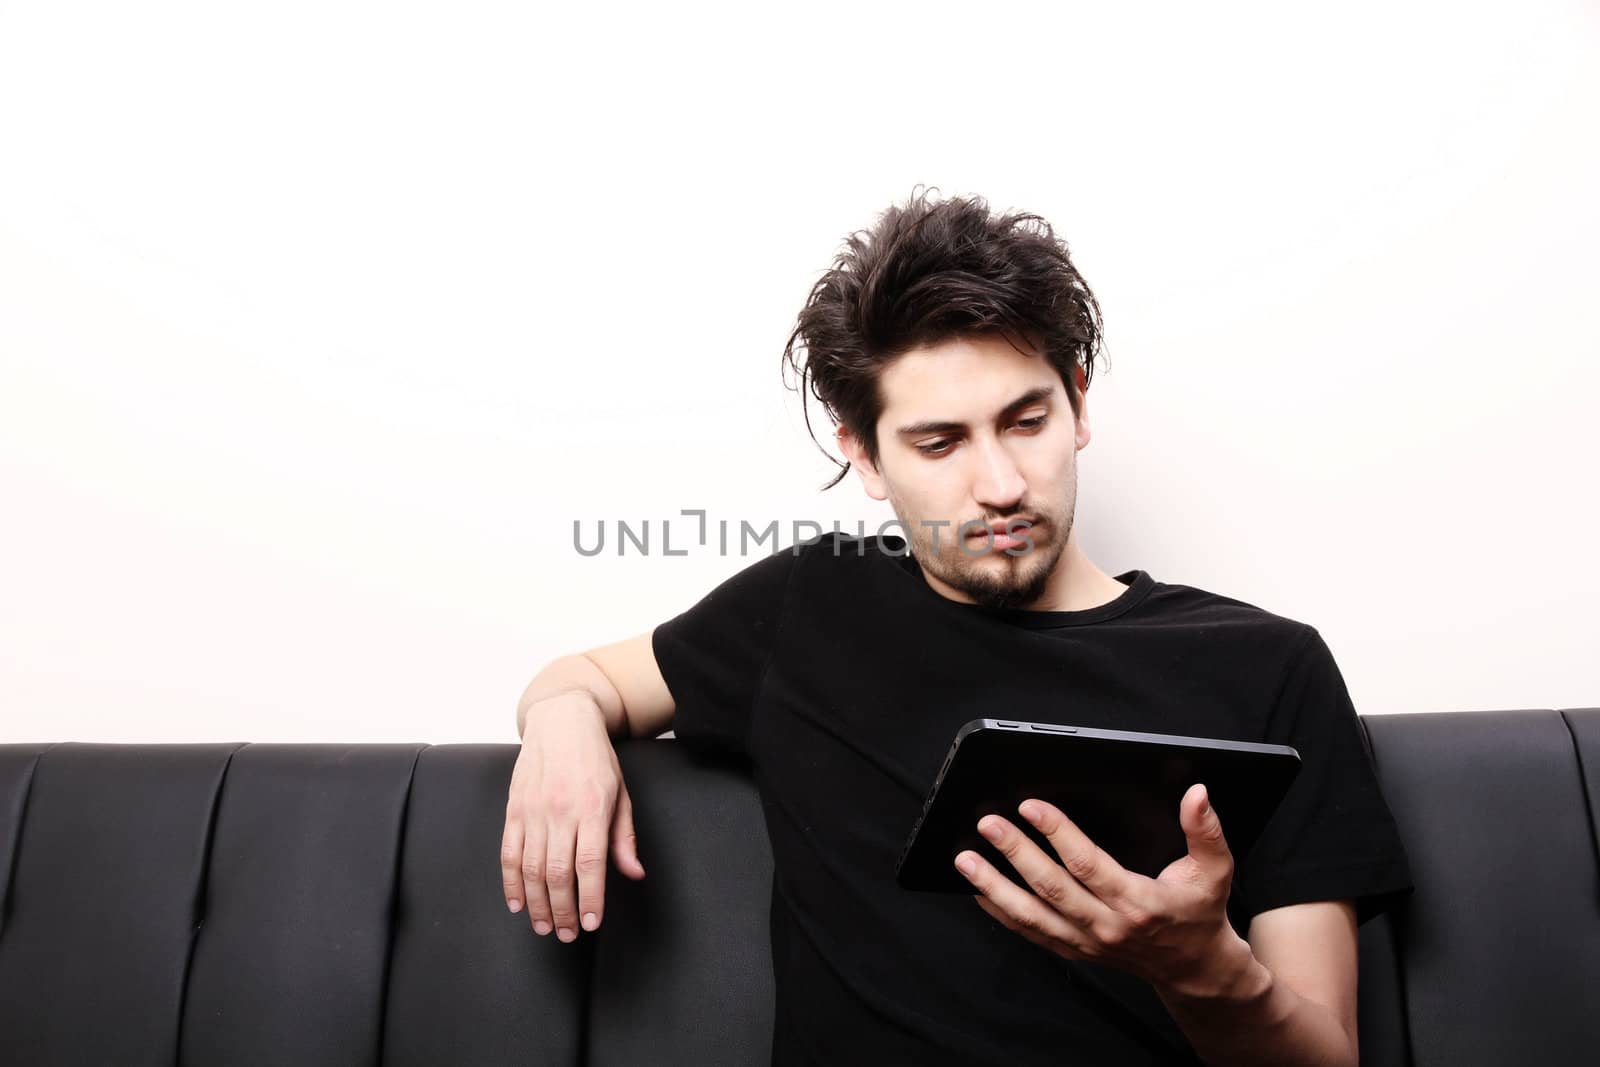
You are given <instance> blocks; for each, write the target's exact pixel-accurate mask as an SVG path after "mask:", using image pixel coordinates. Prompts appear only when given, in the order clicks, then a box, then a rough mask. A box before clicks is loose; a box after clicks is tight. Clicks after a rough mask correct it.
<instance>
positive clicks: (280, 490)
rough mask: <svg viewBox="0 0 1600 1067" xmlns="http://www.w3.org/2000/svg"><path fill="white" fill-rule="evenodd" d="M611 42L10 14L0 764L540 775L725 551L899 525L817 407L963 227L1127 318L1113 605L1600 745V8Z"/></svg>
mask: <svg viewBox="0 0 1600 1067" xmlns="http://www.w3.org/2000/svg"><path fill="white" fill-rule="evenodd" d="M578 6H580V5H563V8H564V9H554V8H552V9H551V10H542V9H538V8H536V7H533V6H530V5H527V4H486V3H470V2H469V3H462V2H456V3H451V4H443V3H436V4H431V5H417V4H396V3H393V2H390V3H384V4H378V3H354V2H350V0H340V2H330V0H317V2H316V3H292V2H288V3H286V2H281V0H280V2H277V3H273V4H254V5H240V4H217V3H199V2H196V3H190V4H182V3H172V2H167V0H148V2H145V3H140V4H120V3H104V4H85V3H73V2H69V0H52V2H49V3H45V2H20V0H19V2H11V3H4V4H0V505H3V508H4V513H3V516H0V518H3V522H0V741H4V740H96V741H205V740H223V739H226V740H257V741H391V740H392V741H411V740H421V741H433V742H446V741H466V740H480V741H481V740H488V741H502V742H511V741H514V740H515V731H514V725H513V723H514V718H513V717H514V708H515V702H516V698H517V696H518V695H519V693H520V692H521V690H522V687H523V685H524V684H525V683H526V682H527V681H528V679H529V678H530V677H531V676H532V675H533V673H534V672H535V671H536V670H537V669H538V668H539V667H541V666H542V665H543V664H544V663H546V662H547V661H549V660H550V659H552V658H554V657H555V656H558V655H560V654H562V653H566V652H575V651H580V650H583V649H585V648H589V647H593V646H594V645H597V644H603V643H609V642H611V641H614V640H619V639H621V638H623V637H626V636H630V635H632V634H635V633H639V632H643V631H645V630H648V629H649V628H650V627H652V626H654V625H655V624H657V623H658V622H660V621H662V620H664V619H666V618H668V617H670V616H671V615H673V614H676V613H677V612H679V611H681V610H683V609H684V608H686V607H688V606H689V605H690V604H691V603H693V602H694V601H695V600H696V599H698V598H699V597H700V596H701V595H703V594H704V593H705V592H706V591H707V590H709V589H710V588H711V587H712V585H714V584H715V583H716V582H717V581H719V580H721V579H722V578H723V577H726V576H727V575H729V574H731V573H733V572H734V571H735V570H737V569H739V568H741V567H743V566H746V565H748V564H749V563H751V562H754V560H755V558H757V557H756V556H755V555H751V556H745V557H739V556H733V555H729V556H722V555H719V554H717V553H716V552H715V551H714V548H708V549H701V548H698V547H693V548H692V549H691V551H690V553H689V554H688V555H687V556H683V557H671V558H668V557H665V556H663V555H661V554H660V552H659V547H660V546H659V538H660V524H661V522H662V521H663V520H664V519H667V518H669V517H673V516H677V515H678V512H679V509H681V508H705V509H706V510H707V511H708V513H709V518H710V519H711V521H712V522H713V523H715V522H716V521H718V520H720V519H726V520H728V521H729V522H730V523H731V524H732V525H733V527H734V528H735V529H736V528H737V523H738V522H739V521H740V520H741V519H745V520H749V521H751V522H752V523H753V524H756V525H764V524H765V523H766V522H768V521H771V520H772V519H779V520H781V521H784V522H788V521H790V520H792V519H795V518H807V519H811V520H814V521H819V522H821V523H823V524H825V525H829V524H831V523H832V522H834V521H835V520H837V521H838V522H840V523H841V524H842V525H843V526H844V528H845V529H847V530H854V529H855V523H856V522H857V520H860V519H866V520H868V521H869V524H870V526H869V528H870V527H872V526H876V524H877V523H879V522H881V521H883V520H886V519H888V518H890V517H892V513H891V512H890V511H889V510H888V508H887V505H886V504H879V503H876V502H874V501H871V500H869V499H868V498H867V497H866V496H865V495H864V494H863V493H862V491H861V489H860V486H859V482H857V481H856V479H855V477H854V475H852V476H851V477H850V479H849V480H848V481H846V482H844V483H841V484H840V485H839V486H838V487H836V488H834V489H832V490H830V491H828V492H827V493H819V492H818V487H819V486H820V485H821V484H822V483H823V482H825V481H826V480H827V479H828V478H829V477H831V475H832V472H833V468H832V467H831V466H830V465H828V464H827V462H826V461H825V459H824V457H823V455H822V454H821V453H820V452H819V451H817V449H816V447H815V446H814V445H813V444H812V443H811V441H810V439H809V438H808V437H807V436H806V432H805V426H804V423H803V421H802V419H801V416H800V412H799V407H798V401H797V399H796V398H795V396H794V394H793V393H792V392H789V391H787V390H785V388H784V387H783V379H782V377H781V375H780V369H779V353H780V351H781V349H782V345H783V342H784V340H785V338H786V337H787V335H788V331H789V329H790V327H791V325H792V324H793V320H794V315H795V313H796V312H797V311H798V310H799V308H800V306H801V304H802V302H803V300H804V298H805V295H806V293H807V291H808V290H809V288H810V286H811V283H812V282H813V281H814V280H815V279H816V278H817V276H818V275H819V274H820V272H821V271H822V270H824V269H825V268H826V267H827V266H828V264H829V262H830V260H831V258H832V256H833V255H834V253H835V252H836V251H837V249H838V246H839V243H840V241H841V240H842V239H843V237H844V235H845V234H846V233H847V232H849V231H850V230H853V229H857V228H862V227H866V226H868V225H870V224H871V222H872V220H873V218H874V217H875V215H876V214H877V212H879V211H880V210H882V209H883V208H884V207H886V206H887V205H888V204H889V203H891V202H894V201H896V200H901V199H903V198H904V197H905V196H906V195H907V194H908V193H910V192H911V190H912V188H913V186H914V185H916V184H917V183H924V184H929V185H933V186H936V187H937V188H938V189H939V190H940V191H942V192H944V193H946V194H963V193H975V194H978V195H981V196H984V197H986V198H987V199H988V200H989V202H990V203H991V205H992V206H994V207H996V208H997V209H1008V208H1021V209H1026V210H1031V211H1036V212H1038V213H1040V214H1042V215H1043V216H1045V217H1046V218H1047V219H1049V220H1050V221H1051V222H1052V223H1053V224H1054V225H1055V227H1056V228H1057V230H1058V232H1060V233H1061V234H1062V235H1063V236H1064V237H1065V238H1066V239H1067V241H1068V243H1069V245H1070V247H1071V249H1072V253H1073V256H1074V259H1075V261H1076V262H1077V264H1078V266H1079V268H1080V269H1081V270H1082V271H1083V273H1084V275H1085V277H1086V278H1087V279H1088V281H1089V283H1090V285H1091V286H1092V287H1093V288H1094V290H1095V292H1096V294H1097V296H1098V297H1099V298H1100V300H1101V303H1102V305H1103V307H1104V310H1105V317H1106V326H1107V349H1106V352H1107V357H1108V362H1107V363H1106V364H1104V365H1103V366H1102V367H1100V368H1099V370H1098V371H1097V375H1096V378H1095V380H1094V383H1093V385H1092V386H1091V390H1090V396H1089V402H1090V413H1091V424H1092V426H1093V429H1094V440H1093V442H1092V443H1091V445H1090V447H1089V449H1088V450H1086V451H1085V452H1083V453H1082V454H1081V455H1080V457H1079V458H1080V463H1081V464H1082V474H1081V481H1080V492H1081V496H1080V504H1079V510H1078V522H1079V529H1080V536H1081V538H1082V542H1083V544H1084V547H1085V549H1086V551H1087V552H1088V553H1089V555H1090V556H1091V558H1093V559H1094V560H1095V561H1096V562H1097V563H1099V564H1100V566H1102V567H1103V568H1105V569H1106V570H1108V571H1109V572H1110V573H1113V574H1115V573H1120V572H1122V571H1124V570H1127V569H1131V568H1134V567H1139V568H1143V569H1146V570H1148V571H1150V572H1151V573H1152V574H1153V575H1154V576H1155V577H1156V578H1158V579H1160V580H1163V581H1170V582H1183V583H1187V584H1192V585H1198V586H1201V587H1205V588H1209V589H1212V590H1214V591H1217V592H1221V593H1224V594H1227V595H1230V596H1234V597H1237V598H1240V599H1243V600H1247V601H1249V602H1252V603H1255V604H1258V605H1260V606H1262V607H1264V608H1267V609H1269V610H1272V611H1275V612H1278V613H1280V614H1285V615H1288V616H1290V617H1293V618H1297V619H1301V620H1303V621H1306V622H1310V623H1311V624H1313V625H1315V626H1317V627H1318V629H1319V630H1321V631H1322V633H1323V635H1324V636H1325V638H1326V639H1327V640H1328V643H1329V645H1330V646H1331V647H1332V649H1333V650H1334V652H1335V655H1336V656H1337V657H1338V659H1339V662H1340V664H1341V666H1342V668H1343V670H1344V674H1345V678H1346V681H1347V682H1348V684H1349V687H1350V690H1351V693H1352V695H1353V697H1354V699H1355V702H1356V705H1357V707H1358V708H1359V709H1360V710H1361V711H1363V712H1366V713H1387V712H1407V711H1443V710H1462V709H1469V710H1470V709H1492V708H1515V707H1572V706H1580V705H1593V704H1596V703H1600V671H1597V670H1596V668H1595V664H1594V658H1595V645H1596V626H1595V624H1594V621H1593V620H1594V613H1595V609H1596V605H1597V604H1600V573H1597V567H1596V565H1595V563H1594V556H1593V546H1594V544H1595V542H1596V532H1597V531H1596V526H1597V521H1596V520H1597V506H1596V503H1595V493H1594V489H1593V487H1592V483H1593V480H1594V471H1593V468H1594V466H1595V460H1596V458H1597V452H1600V449H1597V446H1596V436H1595V430H1594V427H1593V422H1592V419H1593V416H1594V412H1595V405H1596V397H1597V395H1600V371H1597V370H1596V366H1597V364H1596V356H1597V354H1600V351H1597V350H1600V344H1597V342H1600V316H1597V315H1596V295H1595V294H1596V292H1597V291H1600V256H1597V249H1600V209H1597V207H1596V197H1595V190H1596V189H1597V188H1600V139H1597V138H1596V136H1595V130H1596V129H1600V62H1597V58H1600V48H1597V45H1600V16H1597V14H1596V11H1597V9H1596V7H1595V5H1593V4H1584V3H1554V2H1526V0H1525V2H1520V3H1516V4H1512V3H1509V2H1504V3H1498V4H1489V5H1479V4H1462V3H1449V4H1445V3H1439V4H1419V3H1392V2H1390V3H1373V4H1351V3H1345V4H1340V5H1335V6H1328V5H1322V6H1321V7H1318V8H1315V9H1311V8H1307V7H1305V6H1303V5H1286V4H1261V5H1250V6H1242V5H1237V4H1234V5H1220V6H1218V5H1197V4H1182V5H1176V4H1175V5H1171V6H1163V7H1154V8H1153V7H1151V6H1149V5H1143V4H1141V5H1116V4H1105V3H1094V4H1049V5H1038V6H1033V5H1021V6H1018V5H1003V4H1002V5H989V6H987V7H986V8H984V9H983V10H982V12H981V13H979V11H978V9H976V8H974V7H972V6H971V5H967V4H963V5H939V4H932V3H926V2H922V3H916V4H904V5H886V4H885V5H859V4H829V3H815V2H808V3H806V4H803V5H801V4H795V5H789V6H788V7H787V8H786V9H785V11H784V13H782V14H771V13H766V12H764V11H762V10H761V9H759V8H757V7H756V6H754V5H739V6H734V5H729V6H727V7H721V8H713V7H709V6H705V5H695V4H687V5H686V4H671V5H648V6H647V5H640V6H638V7H636V8H628V7H618V6H602V5H582V7H583V11H582V12H581V13H579V12H576V11H574V10H571V9H572V8H576V7H578ZM813 422H814V423H815V424H816V428H817V435H818V437H819V438H820V439H821V440H822V441H823V442H824V443H829V430H830V429H831V427H830V425H829V424H828V423H827V420H826V417H825V416H824V415H823V413H822V412H821V410H820V408H813ZM830 447H831V445H830ZM575 519H578V520H581V521H582V522H583V523H584V526H585V529H586V530H588V531H594V530H595V529H597V528H598V523H599V521H600V520H601V519H605V520H607V522H608V523H609V524H615V522H616V521H617V520H618V519H624V520H627V521H629V522H630V523H633V524H634V525H635V526H637V525H639V524H642V522H643V521H645V520H649V521H650V522H651V525H652V527H654V530H653V541H652V549H653V550H654V551H653V553H652V554H651V555H649V556H640V555H638V554H637V553H630V554H629V555H628V556H626V557H623V558H618V557H617V556H616V555H615V548H614V546H615V540H614V537H613V540H611V541H609V542H608V551H607V553H606V554H605V555H603V556H600V557H595V558H585V557H582V556H580V555H579V554H578V553H577V552H576V551H575V550H574V548H573V530H572V527H573V521H574V520H575ZM679 522H680V524H682V525H681V526H679V525H675V527H674V532H673V541H674V544H675V545H685V544H687V543H688V540H689V539H688V538H687V537H686V536H684V535H686V534H687V533H688V532H689V530H690V529H691V527H690V526H689V525H687V524H686V520H681V519H680V520H679ZM611 533H612V534H613V535H614V533H615V530H614V525H613V529H612V531H611ZM788 540H789V539H788V538H786V539H785V543H788ZM761 551H765V549H758V550H756V552H758V553H759V552H761Z"/></svg>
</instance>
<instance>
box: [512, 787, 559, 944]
mask: <svg viewBox="0 0 1600 1067" xmlns="http://www.w3.org/2000/svg"><path fill="white" fill-rule="evenodd" d="M545 842H546V835H545V827H544V818H543V816H541V815H539V814H537V813H535V814H534V815H533V816H531V817H530V816H528V815H524V816H523V818H522V866H521V868H520V871H519V873H520V874H521V877H522V891H523V893H524V894H525V896H524V898H523V899H524V902H525V905H524V906H525V907H527V909H528V922H530V923H532V924H533V932H534V933H536V934H538V935H539V936H540V937H543V936H544V935H545V934H548V933H549V932H550V931H551V930H553V929H554V928H555V924H554V922H553V921H552V920H551V918H550V895H549V893H548V892H547V891H546V889H545V885H544V878H545V873H544V857H545Z"/></svg>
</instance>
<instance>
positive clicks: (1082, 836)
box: [1017, 798, 1140, 905]
mask: <svg viewBox="0 0 1600 1067" xmlns="http://www.w3.org/2000/svg"><path fill="white" fill-rule="evenodd" d="M1017 811H1018V813H1019V814H1021V815H1022V817H1023V818H1024V819H1026V820H1027V821H1028V823H1029V824H1030V825H1032V826H1033V827H1034V828H1035V829H1037V830H1038V831H1039V832H1040V833H1042V834H1044V836H1045V837H1046V838H1047V839H1048V840H1049V841H1050V847H1051V848H1053V849H1055V852H1056V855H1057V856H1059V857H1060V858H1061V866H1063V867H1065V868H1066V870H1067V873H1068V874H1070V875H1072V877H1073V878H1075V879H1077V881H1078V882H1079V883H1080V884H1082V885H1083V886H1085V887H1087V888H1088V890H1089V892H1091V893H1093V894H1094V895H1095V897H1096V898H1097V899H1099V900H1102V901H1104V902H1105V903H1107V904H1110V905H1116V904H1118V903H1122V902H1124V901H1126V900H1128V899H1131V898H1133V897H1135V896H1137V895H1138V894H1139V891H1140V886H1139V882H1138V878H1139V876H1137V875H1134V874H1133V873H1132V872H1130V871H1129V870H1128V869H1127V868H1125V867H1123V866H1122V864H1120V863H1118V862H1117V861H1116V860H1114V859H1112V858H1111V855H1110V853H1108V852H1106V851H1105V850H1104V849H1102V848H1101V847H1100V846H1099V845H1097V844H1095V843H1094V842H1093V841H1091V840H1090V839H1089V835H1088V834H1086V833H1084V832H1083V831H1082V830H1080V829H1078V824H1077V823H1075V822H1073V821H1072V820H1071V819H1069V818H1067V817H1066V815H1065V814H1064V813H1063V812H1062V811H1061V809H1060V808H1058V807H1056V806H1055V805H1054V804H1051V803H1050V802H1048V801H1044V800H1038V799H1032V798H1030V799H1028V800H1024V801H1023V802H1022V803H1021V804H1019V805H1017Z"/></svg>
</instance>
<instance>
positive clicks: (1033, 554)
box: [784, 194, 1100, 607]
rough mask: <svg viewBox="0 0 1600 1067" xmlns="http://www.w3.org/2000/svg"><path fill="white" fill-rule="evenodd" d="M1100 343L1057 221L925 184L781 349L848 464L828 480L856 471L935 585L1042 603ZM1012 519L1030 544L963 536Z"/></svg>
mask: <svg viewBox="0 0 1600 1067" xmlns="http://www.w3.org/2000/svg"><path fill="white" fill-rule="evenodd" d="M1099 342H1100V312H1099V307H1098V305H1097V304H1096V302H1095V299H1094V296H1093V294H1092V293H1091V292H1090V291H1089V289H1088V287H1087V286H1086V285H1085V284H1084V282H1083V280H1082V278H1081V277H1080V276H1079V275H1078V272H1077V270H1076V269H1075V268H1074V267H1073V266H1072V263H1071V261H1070V260H1069V259H1068V256H1067V249H1066V246H1065V245H1064V244H1063V243H1062V242H1061V241H1060V240H1059V239H1057V238H1055V236H1054V235H1053V233H1052V231H1051V228H1050V225H1049V224H1048V223H1047V222H1045V221H1044V220H1043V219H1041V218H1039V217H1038V216H1037V215H1031V214H1012V215H1006V216H1003V217H999V218H995V217H993V216H991V214H990V213H989V210H988V207H987V205H986V204H985V203H984V201H983V200H982V199H981V198H976V197H974V198H965V199H953V200H947V201H943V202H931V201H930V200H929V199H928V198H927V196H926V194H924V195H921V196H917V195H914V196H913V197H912V198H911V199H910V200H908V201H907V203H906V204H905V205H904V206H900V207H893V208H890V209H889V210H888V211H886V212H884V213H883V215H881V216H880V217H879V219H878V222H877V224H876V225H875V226H874V227H873V229H872V230H870V231H866V232H863V233H856V234H852V235H851V236H850V237H849V238H848V244H847V248H846V250H845V251H844V252H842V253H841V254H840V256H839V257H838V259H837V260H836V261H835V263H834V266H833V268H832V269H831V270H829V271H828V273H827V274H826V275H824V276H823V278H822V279H821V280H820V281H819V282H818V283H817V284H816V286H815V287H814V288H813V289H812V292H811V296H810V299H809V300H808V301H807V303H806V306H805V308H804V309H803V310H802V311H801V313H800V317H799V322H798V324H797V325H796V327H795V330H794V333H793V334H792V335H791V337H790V339H789V345H788V347H787V348H786V349H785V351H784V358H785V361H786V362H787V363H788V364H789V365H791V366H795V367H796V368H797V369H798V370H799V374H800V388H801V391H802V400H804V390H805V388H806V385H805V383H806V381H807V380H808V379H809V381H810V388H811V391H812V393H813V394H814V395H815V396H816V397H817V399H819V400H820V401H822V403H823V406H824V407H825V408H826V410H827V411H828V413H829V415H830V416H832V417H833V419H834V421H835V422H836V423H837V424H838V431H837V432H838V441H839V446H840V448H841V450H842V451H844V453H845V454H846V456H847V457H849V459H850V463H849V464H848V465H846V466H844V467H843V468H842V469H841V470H840V471H839V474H838V477H836V478H834V480H833V481H832V482H830V483H828V485H827V486H825V487H824V488H831V487H832V486H833V485H835V484H837V483H838V482H839V480H840V479H842V478H843V477H844V475H845V473H846V472H847V471H848V470H849V469H850V467H852V466H853V467H855V468H856V470H857V473H858V474H859V475H860V477H861V480H862V484H863V485H864V486H865V488H866V490H867V493H868V495H870V496H872V497H873V498H874V499H876V500H885V499H887V500H888V501H889V502H890V504H891V506H893V508H894V511H895V514H896V516H897V517H898V518H899V519H900V521H901V522H903V523H904V524H905V526H906V528H907V530H908V532H909V535H910V539H911V548H912V553H913V555H914V556H915V557H916V559H917V561H918V562H919V563H920V564H921V566H922V568H923V570H924V571H925V572H926V573H927V574H928V575H929V576H930V577H931V578H933V579H936V580H937V581H938V582H941V583H943V584H944V585H945V586H948V587H949V588H951V589H952V590H954V591H957V592H958V593H960V594H965V595H966V597H970V598H971V599H972V600H973V601H975V602H978V603H984V604H990V605H993V606H999V607H1008V606H1022V605H1025V604H1028V603H1031V602H1033V601H1034V600H1036V599H1037V598H1038V597H1039V595H1040V593H1041V592H1042V591H1043V590H1044V589H1045V587H1046V583H1047V582H1048V580H1049V578H1050V576H1051V572H1052V570H1053V569H1054V568H1055V565H1056V563H1057V561H1058V560H1059V559H1060V557H1061V554H1062V552H1063V551H1064V550H1065V549H1066V548H1067V545H1068V537H1069V536H1070V534H1071V531H1072V519H1073V513H1074V506H1075V502H1076V493H1077V459H1076V457H1077V452H1078V450H1079V449H1081V448H1083V447H1084V446H1086V445H1087V444H1088V443H1089V423H1088V410H1087V406H1086V399H1085V394H1086V392H1087V389H1088V385H1089V379H1090V376H1091V375H1092V373H1093V362H1094V358H1095V356H1096V355H1097V354H1098V349H1099ZM797 343H799V344H801V345H803V347H804V351H805V358H804V362H803V365H802V364H801V363H800V362H799V361H798V360H797V359H796V356H795V351H796V348H797ZM809 422H810V420H809V415H808V416H807V425H808V426H809ZM1013 520H1017V522H1016V523H1015V524H1016V525H1020V522H1021V521H1027V522H1030V523H1031V524H1032V525H1031V526H1030V527H1028V528H1027V529H1025V530H1022V531H1021V534H1022V536H1023V537H1026V538H1027V539H1028V541H1029V542H1031V544H1027V545H1024V546H1018V547H1015V548H1012V549H1010V550H1009V551H1008V550H1005V549H1003V548H1002V547H1000V546H999V545H998V544H996V543H992V542H991V540H990V538H988V537H986V536H985V535H984V534H982V533H981V532H979V533H978V534H977V535H976V536H972V537H969V536H966V535H968V534H971V533H972V532H973V531H975V530H976V531H982V530H983V529H985V528H987V527H988V526H990V524H991V523H998V524H1001V527H1002V528H1003V527H1004V524H1005V523H1007V522H1011V521H1013ZM940 522H946V523H948V524H949V525H948V526H943V527H939V526H936V525H933V524H937V523H940ZM963 524H966V528H965V529H964V530H963V529H962V526H963Z"/></svg>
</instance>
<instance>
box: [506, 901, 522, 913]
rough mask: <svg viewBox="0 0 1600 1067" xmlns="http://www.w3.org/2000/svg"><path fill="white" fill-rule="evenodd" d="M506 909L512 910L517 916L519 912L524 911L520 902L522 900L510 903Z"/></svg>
mask: <svg viewBox="0 0 1600 1067" xmlns="http://www.w3.org/2000/svg"><path fill="white" fill-rule="evenodd" d="M506 907H508V908H510V909H511V914H513V915H515V914H516V913H517V912H519V911H521V910H522V901H520V900H513V901H510V902H509V903H507V904H506Z"/></svg>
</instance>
